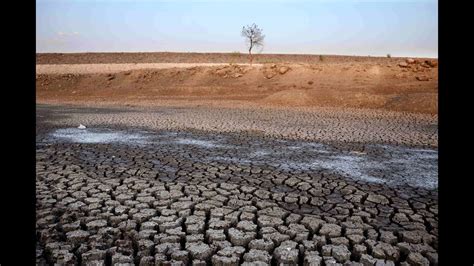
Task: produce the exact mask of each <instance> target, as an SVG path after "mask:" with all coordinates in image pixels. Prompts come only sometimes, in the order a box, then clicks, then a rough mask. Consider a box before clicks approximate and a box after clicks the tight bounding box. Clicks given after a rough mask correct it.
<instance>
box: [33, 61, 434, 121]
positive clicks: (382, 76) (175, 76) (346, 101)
mask: <svg viewBox="0 0 474 266" xmlns="http://www.w3.org/2000/svg"><path fill="white" fill-rule="evenodd" d="M63 63H64V62H63ZM400 63H402V64H401V65H400ZM436 65H437V61H436V60H431V61H428V62H425V60H415V62H411V61H410V63H408V64H407V63H406V62H405V60H401V59H388V58H378V59H376V60H372V61H367V62H354V61H348V62H332V63H327V62H319V63H314V64H295V63H277V64H264V65H263V66H255V65H254V66H252V67H251V66H239V65H231V64H229V65H226V66H212V67H209V66H203V67H191V68H169V69H139V70H133V71H123V72H117V73H109V74H99V73H97V74H74V73H69V74H57V75H46V74H38V75H37V78H36V85H37V101H38V102H41V103H51V102H55V103H58V102H61V103H114V104H119V105H121V104H133V105H160V104H165V103H169V102H171V103H173V104H174V105H183V104H216V103H219V104H223V105H226V104H233V103H239V104H244V105H249V106H254V105H257V106H274V107H275V106H276V107H293V106H304V107H316V106H330V107H355V108H373V109H385V110H395V111H407V112H416V113H431V114H436V113H437V109H438V105H437V102H438V69H437V66H436Z"/></svg>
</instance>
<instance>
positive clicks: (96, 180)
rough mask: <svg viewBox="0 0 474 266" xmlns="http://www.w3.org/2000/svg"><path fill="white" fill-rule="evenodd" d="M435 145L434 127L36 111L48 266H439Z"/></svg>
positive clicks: (331, 114)
mask: <svg viewBox="0 0 474 266" xmlns="http://www.w3.org/2000/svg"><path fill="white" fill-rule="evenodd" d="M79 124H84V125H86V126H87V128H86V129H78V128H77V127H78V125H79ZM437 139H438V131H437V117H436V115H426V114H409V113H399V112H387V111H374V110H360V109H340V108H316V109H315V108H309V109H305V108H301V109H294V108H290V109H281V108H277V109H272V108H223V107H210V106H205V107H195V106H183V107H169V106H163V107H146V108H145V107H140V108H136V107H135V108H132V107H126V108H125V107H120V108H117V107H115V108H98V107H97V106H94V107H76V106H64V105H63V106H50V105H38V107H37V155H36V156H37V184H36V186H37V188H36V191H37V196H36V198H37V212H36V214H37V236H38V245H37V258H38V262H39V264H53V263H60V264H72V263H77V264H84V265H103V264H105V265H112V264H120V263H122V264H127V263H128V264H138V265H241V264H242V265H243V264H245V265H338V264H339V265H437V250H438V199H437V185H438V182H437V170H438V169H437V160H438V156H437Z"/></svg>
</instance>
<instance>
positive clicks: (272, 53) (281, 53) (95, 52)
mask: <svg viewBox="0 0 474 266" xmlns="http://www.w3.org/2000/svg"><path fill="white" fill-rule="evenodd" d="M114 53H115V54H137V53H143V54H147V53H150V54H152V53H181V54H183V53H184V54H186V53H187V54H232V53H240V54H243V55H247V53H242V52H239V51H219V52H192V51H182V52H176V51H75V52H38V51H36V54H114ZM388 54H390V53H388ZM388 54H386V55H357V54H319V53H285V52H276V53H275V52H269V53H257V54H253V55H254V56H257V55H310V56H318V55H322V56H352V57H387V55H388ZM390 56H391V58H430V59H438V56H419V55H412V56H409V55H399V56H397V55H392V54H390Z"/></svg>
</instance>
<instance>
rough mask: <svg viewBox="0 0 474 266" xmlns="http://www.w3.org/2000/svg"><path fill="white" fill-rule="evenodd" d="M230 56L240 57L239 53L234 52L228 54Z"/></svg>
mask: <svg viewBox="0 0 474 266" xmlns="http://www.w3.org/2000/svg"><path fill="white" fill-rule="evenodd" d="M230 55H231V56H233V57H240V52H236V51H234V52H232V53H230Z"/></svg>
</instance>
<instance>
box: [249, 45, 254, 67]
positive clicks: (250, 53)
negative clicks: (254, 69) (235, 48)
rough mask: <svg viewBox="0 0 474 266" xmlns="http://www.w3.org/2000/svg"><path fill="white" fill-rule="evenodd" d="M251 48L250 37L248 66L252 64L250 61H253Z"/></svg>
mask: <svg viewBox="0 0 474 266" xmlns="http://www.w3.org/2000/svg"><path fill="white" fill-rule="evenodd" d="M252 48H253V40H252V39H250V48H249V60H250V66H252V61H253V57H252Z"/></svg>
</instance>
